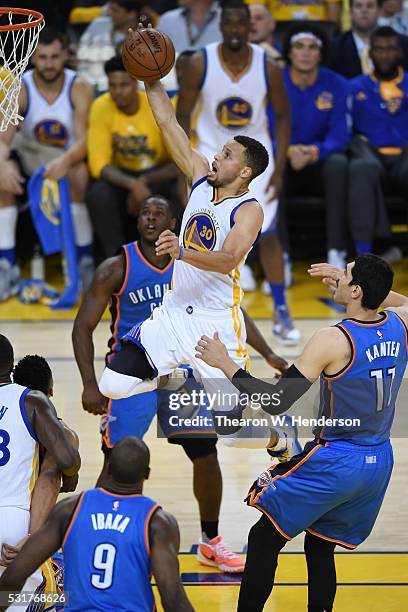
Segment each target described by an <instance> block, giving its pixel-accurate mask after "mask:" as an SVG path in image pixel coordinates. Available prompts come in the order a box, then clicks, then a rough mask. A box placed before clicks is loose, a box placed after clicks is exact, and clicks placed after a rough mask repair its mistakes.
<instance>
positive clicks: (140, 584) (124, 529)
mask: <svg viewBox="0 0 408 612" xmlns="http://www.w3.org/2000/svg"><path fill="white" fill-rule="evenodd" d="M159 507H160V506H159V505H158V504H157V503H156V502H155V501H153V500H152V499H150V498H148V497H145V496H144V495H116V494H115V493H110V492H108V491H106V490H105V489H91V490H89V491H85V492H84V493H83V494H82V495H81V497H80V499H79V502H78V505H77V507H76V510H75V512H74V514H73V517H72V519H71V522H70V525H69V527H68V529H67V532H66V534H65V538H64V542H63V545H62V547H63V551H64V559H65V577H64V592H65V593H66V594H67V599H68V605H67V606H66V607H65V608H64V609H65V610H66V612H80V611H83V612H85V611H86V612H99V611H107V612H110V611H112V612H113V611H115V612H116V611H117V610H119V611H123V612H124V611H126V612H130V611H132V612H151V611H152V610H155V609H156V608H155V603H154V597H153V591H152V587H151V584H150V575H151V568H150V546H149V522H150V520H151V518H152V516H153V514H154V512H155V511H156V510H157V509H158V508H159Z"/></svg>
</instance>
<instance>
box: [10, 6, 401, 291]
mask: <svg viewBox="0 0 408 612" xmlns="http://www.w3.org/2000/svg"><path fill="white" fill-rule="evenodd" d="M9 4H11V5H13V2H10V3H9ZM14 4H15V5H16V6H17V5H18V4H19V3H18V2H17V3H14ZM20 4H21V2H20ZM248 4H250V7H249V8H250V29H249V41H250V42H252V43H254V44H257V45H262V46H263V47H264V48H265V49H266V51H267V54H268V55H269V56H270V57H271V58H273V60H274V61H275V62H276V64H277V65H278V66H279V67H280V68H282V70H283V77H284V84H285V88H286V91H287V95H288V98H289V100H290V106H291V116H292V135H291V144H290V147H289V149H288V152H287V163H286V169H285V172H284V180H283V189H282V192H281V217H282V221H281V223H280V224H279V231H280V232H281V233H282V239H283V243H284V246H285V251H287V252H290V235H289V238H288V237H287V231H286V224H285V215H287V213H288V210H290V202H291V198H293V197H299V196H300V197H303V196H304V197H305V198H306V199H307V197H308V196H318V197H320V198H321V199H322V202H324V203H325V212H324V208H323V209H322V214H324V215H325V218H326V229H327V232H326V237H323V236H322V244H321V250H322V253H323V252H325V253H326V254H327V257H328V259H329V261H331V262H332V263H335V264H337V265H343V264H344V262H345V260H346V257H347V256H348V255H351V254H353V253H364V252H368V251H371V250H372V249H373V245H374V240H375V239H376V238H378V237H379V238H383V239H386V240H387V241H388V242H387V247H388V257H389V259H390V260H393V261H395V260H396V259H398V258H399V257H401V252H400V250H399V249H396V248H395V247H394V248H392V247H393V242H392V235H391V221H390V216H389V211H388V207H387V196H388V195H389V194H391V195H393V196H398V197H399V198H400V199H401V201H405V206H407V204H406V203H407V202H408V146H407V145H408V75H407V74H406V72H405V70H407V69H408V36H407V34H408V4H407V5H404V3H403V2H402V0H384V1H383V2H381V0H351V2H350V6H345V5H344V3H343V2H342V1H341V0H323V1H321V0H315V1H313V0H304V1H303V2H299V1H296V2H290V1H286V2H284V3H281V2H279V0H265V1H263V2H262V1H260V0H258V1H256V2H252V0H250V1H249V2H248ZM30 6H31V7H32V8H33V9H38V10H40V11H42V12H43V13H44V15H45V18H46V24H47V29H46V30H44V31H43V33H42V34H41V36H40V43H39V47H38V50H37V60H36V56H34V62H35V65H34V68H33V69H32V72H29V73H26V75H25V76H24V80H23V102H22V104H23V106H24V108H23V109H22V111H23V114H24V115H25V121H24V122H23V123H22V124H21V129H20V130H19V131H18V132H16V130H15V129H14V128H13V129H12V130H11V131H10V130H9V132H8V133H6V134H5V135H4V134H3V135H2V138H1V143H0V161H1V162H2V163H0V190H1V191H0V270H1V272H2V274H1V279H2V280H1V281H0V301H1V300H4V299H6V298H7V297H9V296H10V295H11V294H13V293H15V292H16V290H17V289H16V287H17V281H18V278H19V273H18V266H17V254H18V253H17V251H18V250H24V248H25V247H26V244H24V245H21V249H20V245H19V244H18V243H17V242H16V239H13V238H12V236H15V235H16V226H17V217H18V210H19V209H18V207H17V206H16V204H18V205H19V207H20V209H21V205H22V202H23V201H24V199H26V197H27V194H26V189H25V186H26V183H27V179H28V178H29V177H30V176H31V175H32V174H34V173H35V171H36V169H37V168H38V167H39V166H41V165H43V164H44V165H45V166H46V174H47V176H49V177H50V178H54V179H57V180H59V179H61V178H63V177H68V180H69V184H70V188H71V199H72V202H73V207H72V216H73V225H74V230H75V236H76V245H77V251H78V253H77V256H78V265H79V267H80V274H81V279H82V282H83V284H84V286H86V285H87V284H89V279H90V275H91V271H92V257H95V258H96V260H97V261H100V260H102V259H103V258H105V257H109V256H112V255H113V254H114V253H115V252H116V251H117V249H118V247H119V246H120V245H121V244H122V243H124V242H125V241H128V240H133V239H135V238H136V236H137V232H136V222H135V217H137V215H138V209H139V206H140V204H141V202H142V201H143V200H144V198H145V197H147V196H148V195H149V194H151V193H156V192H158V193H162V194H164V195H166V196H167V197H169V198H171V199H172V201H173V202H175V203H177V205H178V208H179V214H180V216H181V211H182V209H183V204H184V201H185V194H184V189H183V185H182V181H181V180H180V176H179V173H178V171H177V169H176V168H175V166H174V165H173V163H172V162H171V160H170V159H169V158H168V154H167V151H166V149H165V146H164V144H163V140H162V137H161V135H160V132H159V130H158V128H157V126H156V124H155V122H154V120H153V118H152V115H151V112H150V109H149V107H148V103H147V99H146V95H145V94H144V91H143V85H142V84H140V83H139V84H138V83H137V82H136V81H134V80H132V79H130V77H129V76H128V75H127V73H126V72H125V70H124V67H123V64H122V62H121V59H120V48H121V44H122V43H123V41H124V40H125V38H126V36H127V32H128V28H129V27H131V28H136V27H137V24H138V22H139V20H140V15H144V16H146V17H145V18H147V20H148V21H151V22H152V23H153V24H154V25H155V27H157V28H158V29H160V30H162V31H164V32H166V33H167V34H168V35H169V36H170V37H171V38H172V40H173V42H174V45H175V48H176V52H177V55H178V60H177V64H176V68H175V69H174V70H173V71H172V72H171V73H170V75H169V76H168V77H166V79H164V85H165V87H166V89H167V91H168V93H169V96H171V97H172V98H173V100H174V105H175V108H177V97H178V92H179V90H180V89H181V90H182V89H183V75H184V71H185V68H186V66H187V65H188V62H189V61H190V60H191V56H192V52H193V51H196V50H198V49H201V48H202V47H204V46H205V45H207V44H209V43H212V42H217V41H221V39H222V36H221V32H220V28H219V21H220V10H221V9H220V5H219V4H218V3H216V2H212V1H211V0H183V1H180V2H179V4H178V5H177V3H176V2H172V1H168V0H157V1H156V0H147V2H146V3H144V2H143V1H137V0H112V1H111V2H109V3H106V2H103V1H97V0H76V1H71V2H69V1H60V2H58V3H55V2H52V1H49V2H47V1H46V0H44V1H43V2H40V1H35V0H33V1H32V2H30ZM305 20H309V21H305ZM47 71H48V72H47ZM76 77H78V78H76ZM58 88H59V89H58ZM64 88H65V89H64ZM47 92H48V93H49V100H53V101H55V99H56V98H57V99H58V100H57V104H56V107H55V112H56V114H55V115H54V116H53V117H50V119H54V121H53V123H52V124H47V123H46V122H44V124H43V125H42V126H41V127H40V128H39V127H38V121H37V119H36V117H31V116H30V112H31V113H34V112H37V111H38V109H39V108H40V107H41V105H42V104H43V103H44V98H45V99H47V95H48V93H47ZM41 96H42V99H41ZM61 96H62V97H61ZM64 96H65V98H64ZM67 101H68V102H69V104H68V103H67ZM47 103H48V104H49V101H48V102H47ZM36 104H37V107H36ZM58 113H60V114H58ZM61 113H62V114H61ZM269 121H270V126H271V127H270V129H271V133H272V140H273V138H274V133H273V129H274V117H273V113H272V112H270V113H269ZM35 143H37V145H39V146H36V144H35ZM39 151H40V153H39ZM27 159H28V161H27ZM17 236H18V234H17ZM34 242H35V241H34ZM7 275H8V276H7Z"/></svg>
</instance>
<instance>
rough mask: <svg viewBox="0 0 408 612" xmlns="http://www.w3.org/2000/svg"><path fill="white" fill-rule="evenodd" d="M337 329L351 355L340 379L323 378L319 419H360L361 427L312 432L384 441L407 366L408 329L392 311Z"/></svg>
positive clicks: (353, 439) (361, 440) (349, 321)
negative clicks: (347, 342) (374, 319)
mask: <svg viewBox="0 0 408 612" xmlns="http://www.w3.org/2000/svg"><path fill="white" fill-rule="evenodd" d="M336 327H338V328H339V329H340V330H341V331H342V332H343V333H344V334H345V336H346V337H347V339H348V341H349V343H350V346H351V348H352V356H351V359H350V362H349V363H348V364H347V366H345V367H344V368H343V370H342V371H341V372H339V373H338V374H337V375H334V376H328V375H322V376H321V385H320V409H319V416H322V415H324V416H325V417H326V418H330V419H343V420H348V419H359V420H360V424H358V423H355V424H350V423H344V425H342V424H341V423H337V424H334V425H332V426H329V425H327V426H325V427H323V429H320V430H319V431H315V432H314V433H315V434H316V435H319V436H320V437H321V438H324V439H325V440H330V439H347V440H349V441H350V442H355V443H356V444H373V443H375V442H377V443H379V442H384V441H385V440H387V439H388V438H389V436H390V430H391V426H392V422H393V419H394V413H395V402H396V398H397V395H398V391H399V388H400V385H401V382H402V379H403V377H404V372H405V368H406V365H407V360H408V332H407V328H406V327H405V324H404V323H403V321H402V320H401V319H400V318H399V316H398V315H397V314H395V313H394V312H392V311H386V312H383V313H380V315H379V319H378V320H377V321H374V322H363V321H357V320H356V319H344V320H343V321H341V322H340V323H338V324H337V326H336Z"/></svg>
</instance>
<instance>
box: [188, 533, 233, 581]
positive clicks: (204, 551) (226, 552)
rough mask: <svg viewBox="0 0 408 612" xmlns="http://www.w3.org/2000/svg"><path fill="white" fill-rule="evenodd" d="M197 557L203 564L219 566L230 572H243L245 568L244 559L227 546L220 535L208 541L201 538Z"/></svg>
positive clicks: (223, 570)
mask: <svg viewBox="0 0 408 612" xmlns="http://www.w3.org/2000/svg"><path fill="white" fill-rule="evenodd" d="M197 559H198V561H199V563H201V564H202V565H210V566H211V567H217V568H218V569H219V570H221V571H222V572H226V573H228V574H233V573H237V574H239V573H242V572H243V571H244V568H245V561H244V559H243V558H242V557H241V556H240V555H237V554H236V553H234V552H232V550H230V549H229V548H228V547H227V546H225V545H224V544H223V543H222V537H221V536H220V535H219V536H216V537H215V538H213V539H212V540H207V541H206V540H205V539H204V538H200V541H199V543H198V550H197Z"/></svg>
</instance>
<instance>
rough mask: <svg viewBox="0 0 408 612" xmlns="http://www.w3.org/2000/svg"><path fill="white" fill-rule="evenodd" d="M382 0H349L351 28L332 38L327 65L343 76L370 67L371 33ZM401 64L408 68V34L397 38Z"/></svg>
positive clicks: (366, 70) (378, 14) (368, 70)
mask: <svg viewBox="0 0 408 612" xmlns="http://www.w3.org/2000/svg"><path fill="white" fill-rule="evenodd" d="M381 4H382V0H350V16H351V30H348V31H347V32H344V33H343V34H341V35H340V36H338V37H337V38H335V39H334V40H333V42H332V45H331V55H330V61H329V67H330V68H331V69H332V70H335V71H336V72H338V73H339V74H342V75H343V76H345V77H346V79H352V78H354V77H356V76H358V75H359V74H369V73H370V72H371V71H372V69H373V64H372V60H371V56H370V36H371V34H372V33H373V32H374V30H375V29H376V28H377V26H378V20H379V18H380V14H381ZM400 46H401V49H402V58H401V60H402V65H403V67H404V70H408V37H406V36H401V37H400Z"/></svg>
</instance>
